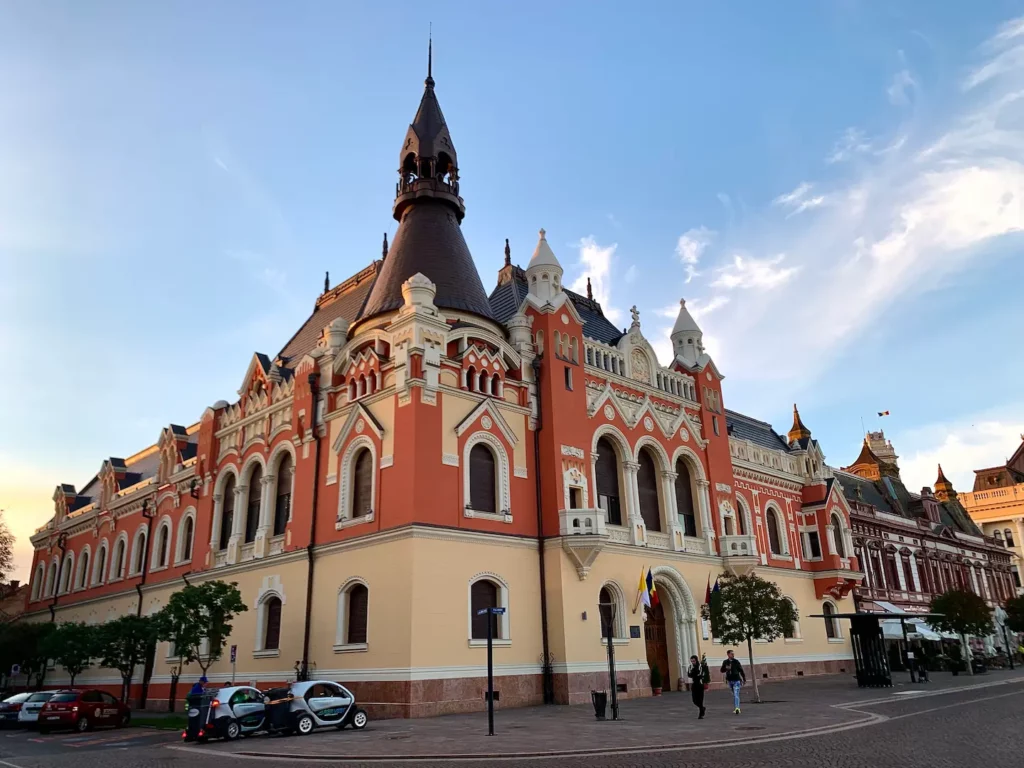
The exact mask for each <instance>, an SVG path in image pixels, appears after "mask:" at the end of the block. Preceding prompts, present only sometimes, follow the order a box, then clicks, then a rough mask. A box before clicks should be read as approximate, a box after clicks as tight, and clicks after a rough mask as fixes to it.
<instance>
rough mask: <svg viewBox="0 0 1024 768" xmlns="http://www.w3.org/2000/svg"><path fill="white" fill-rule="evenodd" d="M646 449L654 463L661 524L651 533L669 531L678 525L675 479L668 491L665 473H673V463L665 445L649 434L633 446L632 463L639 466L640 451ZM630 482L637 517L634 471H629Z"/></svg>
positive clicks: (638, 509)
mask: <svg viewBox="0 0 1024 768" xmlns="http://www.w3.org/2000/svg"><path fill="white" fill-rule="evenodd" d="M645 448H646V449H647V453H648V454H649V455H650V456H651V458H652V461H653V463H654V482H655V488H656V489H657V491H658V522H659V523H660V525H661V530H660V531H652V533H671V532H672V530H673V528H676V527H678V522H677V521H678V517H679V516H678V514H677V512H676V493H675V491H676V488H675V484H674V483H675V481H674V480H673V481H672V482H673V484H672V486H671V493H670V492H669V491H670V489H669V486H668V483H667V482H666V478H667V473H668V474H673V475H674V474H675V464H673V463H672V461H671V459H669V456H668V452H667V451H666V450H665V446H663V445H662V444H661V443H659V442H658V441H657V440H656V439H654V438H653V437H651V436H650V435H643V436H641V437H640V438H639V439H638V440H637V441H636V444H635V445H634V446H633V456H632V460H633V463H634V464H636V465H637V466H639V464H640V452H641V451H643V450H644V449H645ZM631 474H632V477H631V478H630V479H631V480H632V483H633V485H634V487H635V489H634V497H635V500H636V502H637V507H636V514H637V517H641V519H642V516H641V515H640V495H639V486H638V485H637V477H638V475H637V474H636V473H631Z"/></svg>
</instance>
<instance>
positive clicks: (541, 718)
mask: <svg viewBox="0 0 1024 768" xmlns="http://www.w3.org/2000/svg"><path fill="white" fill-rule="evenodd" d="M901 678H902V680H906V677H905V676H904V675H900V673H897V675H896V676H895V685H894V686H893V687H892V688H858V687H857V685H856V683H855V682H854V681H853V680H852V679H851V678H850V677H849V676H847V675H842V676H829V677H815V678H805V679H802V680H787V681H781V682H776V683H771V684H766V685H762V686H761V698H762V700H763V701H764V703H762V704H754V703H751V700H752V698H753V688H752V686H749V685H748V686H746V687H745V688H744V690H743V712H742V714H741V715H739V716H736V715H733V714H732V711H731V710H732V700H731V695H730V693H729V692H728V691H720V690H712V691H709V692H708V695H707V701H706V706H707V709H708V714H707V717H706V718H705V719H704V720H697V709H696V707H694V706H693V704H692V702H691V701H690V696H689V694H687V693H670V694H665V695H663V696H660V697H657V698H645V699H632V700H628V701H624V702H622V703H621V704H620V707H619V714H620V718H621V719H620V720H619V721H618V722H611V721H605V722H598V721H597V720H595V718H594V710H593V707H591V706H589V705H585V706H584V705H580V706H573V707H568V706H557V707H528V708H522V709H509V710H504V711H503V710H501V709H496V710H495V714H494V728H495V735H494V736H493V737H488V736H487V714H486V713H485V712H478V713H473V714H465V715H447V716H442V717H435V718H427V719H422V720H381V721H378V722H373V721H371V723H370V725H369V726H367V728H366V729H365V730H363V731H360V732H356V731H352V730H345V731H342V732H337V731H324V732H320V733H317V734H314V735H312V736H309V737H305V738H290V739H282V738H274V737H266V736H261V737H257V738H255V739H251V740H247V741H246V742H235V743H234V744H216V745H209V746H208V748H209V749H213V750H225V751H230V752H240V753H243V754H248V755H267V756H274V757H288V756H296V757H298V756H302V757H313V758H321V759H324V758H327V757H332V756H333V757H337V758H339V759H342V758H348V759H351V758H358V757H389V758H396V757H401V756H406V757H413V756H416V757H435V756H441V757H454V756H462V755H475V756H482V757H487V756H491V757H497V756H513V755H522V756H528V755H540V754H552V753H562V752H565V753H573V754H579V753H581V752H587V751H599V750H615V749H629V748H637V747H651V748H653V747H659V746H683V745H692V744H699V743H708V742H712V743H714V742H732V741H736V740H742V739H750V738H763V737H765V736H773V735H780V734H791V733H794V732H800V731H808V730H814V729H817V728H822V729H828V728H834V727H838V726H842V725H849V724H852V723H856V722H860V721H863V720H865V719H869V716H868V715H865V714H864V713H861V712H856V711H851V710H849V709H843V708H839V707H837V706H835V705H838V704H855V703H856V702H869V701H877V700H879V699H888V698H891V699H893V700H899V699H905V698H907V696H908V692H909V691H915V692H921V693H930V692H934V691H942V690H955V689H962V688H969V687H972V686H976V685H981V684H984V685H990V684H993V683H1000V682H1013V681H1024V670H1021V669H1018V670H1016V671H1015V672H1010V671H1009V670H997V671H992V672H989V673H986V674H983V675H976V676H974V677H970V676H967V675H960V676H958V677H954V676H952V675H950V674H947V673H936V674H934V675H933V676H932V682H931V683H928V684H922V685H913V686H912V685H910V684H909V683H906V682H901ZM609 716H610V712H609Z"/></svg>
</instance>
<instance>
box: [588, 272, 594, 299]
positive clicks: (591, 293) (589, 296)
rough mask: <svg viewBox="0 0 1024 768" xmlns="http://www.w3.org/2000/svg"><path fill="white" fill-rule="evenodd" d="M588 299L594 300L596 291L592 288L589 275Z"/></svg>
mask: <svg viewBox="0 0 1024 768" xmlns="http://www.w3.org/2000/svg"><path fill="white" fill-rule="evenodd" d="M587 298H588V299H590V300H591V301H593V300H594V289H593V288H591V287H590V275H587Z"/></svg>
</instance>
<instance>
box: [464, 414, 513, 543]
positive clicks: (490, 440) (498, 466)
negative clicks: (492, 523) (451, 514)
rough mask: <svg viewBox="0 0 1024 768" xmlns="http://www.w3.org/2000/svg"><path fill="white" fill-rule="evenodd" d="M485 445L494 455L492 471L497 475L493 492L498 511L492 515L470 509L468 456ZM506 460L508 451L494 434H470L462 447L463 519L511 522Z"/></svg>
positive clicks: (482, 432) (508, 463) (483, 432)
mask: <svg viewBox="0 0 1024 768" xmlns="http://www.w3.org/2000/svg"><path fill="white" fill-rule="evenodd" d="M481 443H483V444H485V445H486V446H487V447H488V448H489V449H490V451H491V453H493V454H494V458H495V462H494V471H495V472H497V473H498V476H497V477H496V478H495V483H494V492H495V494H496V495H497V498H496V499H495V503H496V504H497V509H498V511H497V512H496V513H494V514H492V513H490V512H481V511H479V510H476V509H473V507H472V493H471V487H470V462H469V454H470V452H471V451H472V450H473V448H474V447H475V446H477V445H479V444H481ZM509 465H510V462H509V459H508V450H507V449H506V448H505V445H504V443H502V442H501V440H499V439H498V438H497V437H496V436H495V435H494V433H492V432H487V431H486V430H479V431H477V432H474V433H472V434H471V435H470V436H469V437H468V438H467V439H466V442H465V444H464V445H463V446H462V512H463V515H464V516H465V517H468V518H474V519H479V520H496V521H498V522H504V523H511V522H512V496H511V492H510V486H509V475H510V472H511V468H510V466H509ZM502 510H508V514H507V515H505V514H502Z"/></svg>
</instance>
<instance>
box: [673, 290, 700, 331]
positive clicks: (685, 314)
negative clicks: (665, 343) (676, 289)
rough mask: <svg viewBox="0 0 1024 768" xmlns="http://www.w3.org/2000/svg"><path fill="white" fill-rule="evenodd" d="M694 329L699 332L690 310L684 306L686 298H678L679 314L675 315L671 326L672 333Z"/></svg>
mask: <svg viewBox="0 0 1024 768" xmlns="http://www.w3.org/2000/svg"><path fill="white" fill-rule="evenodd" d="M691 331H696V332H697V333H700V326H699V325H697V321H696V320H694V319H693V315H691V314H690V310H688V309H687V308H686V299H680V300H679V315H678V316H677V317H676V324H675V325H673V326H672V335H673V336H674V335H675V334H677V333H689V332H691Z"/></svg>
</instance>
